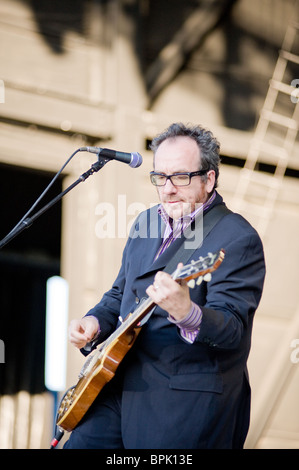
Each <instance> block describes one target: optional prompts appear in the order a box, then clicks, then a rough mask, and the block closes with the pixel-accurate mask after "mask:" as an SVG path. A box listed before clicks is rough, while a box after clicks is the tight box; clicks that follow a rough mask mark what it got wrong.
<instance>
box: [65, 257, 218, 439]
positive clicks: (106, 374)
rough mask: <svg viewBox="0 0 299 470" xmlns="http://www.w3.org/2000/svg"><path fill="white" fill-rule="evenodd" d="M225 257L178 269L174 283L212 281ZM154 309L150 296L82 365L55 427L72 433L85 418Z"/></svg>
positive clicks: (213, 258)
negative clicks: (147, 316)
mask: <svg viewBox="0 0 299 470" xmlns="http://www.w3.org/2000/svg"><path fill="white" fill-rule="evenodd" d="M224 256H225V252H224V250H223V249H221V250H220V251H218V252H217V253H209V254H208V255H207V256H206V257H205V258H203V257H200V258H199V260H198V261H192V262H191V263H190V264H188V265H185V266H183V267H182V268H181V269H176V271H175V272H174V273H173V274H172V277H173V279H174V280H176V281H179V280H182V279H184V280H186V281H188V285H189V286H190V287H193V286H194V285H193V284H195V282H194V280H195V279H197V284H199V283H200V282H202V280H205V281H206V282H208V281H209V280H210V279H211V273H212V272H213V271H215V270H216V269H218V267H219V266H220V264H221V263H222V261H223V259H224ZM154 307H155V303H154V302H153V301H152V300H151V298H150V297H148V298H146V299H145V300H143V302H141V304H140V305H139V306H138V308H137V309H136V310H135V311H134V312H133V313H130V314H129V315H128V316H127V317H126V319H125V320H124V321H123V322H122V323H121V325H120V326H119V327H118V328H117V329H116V330H115V331H114V333H112V335H110V336H109V338H107V339H106V340H105V341H104V342H103V343H101V344H100V345H99V346H98V347H97V349H96V350H95V351H94V352H93V353H91V354H90V355H89V357H88V359H87V361H86V362H85V364H84V365H83V368H82V369H81V371H80V374H79V380H78V382H77V384H76V385H75V386H73V387H71V388H70V389H68V390H67V391H66V393H65V395H64V396H63V398H62V400H61V403H60V406H59V409H58V412H57V420H56V424H57V426H58V427H60V428H62V429H64V430H66V431H72V430H73V429H74V428H75V427H76V426H77V424H78V423H79V422H80V420H81V419H82V418H83V416H84V415H85V413H86V412H87V410H88V409H89V407H90V406H91V404H92V403H93V401H94V400H95V398H96V397H97V396H98V394H99V393H100V391H101V390H102V388H103V387H104V386H105V384H106V383H108V382H109V381H110V380H111V379H112V378H113V377H114V375H115V373H116V369H117V367H118V366H119V364H120V363H121V361H122V359H123V358H124V357H125V355H126V354H127V352H128V351H129V350H130V349H131V347H132V346H133V344H134V342H135V340H136V338H137V336H138V334H139V332H140V331H141V328H140V327H139V326H138V325H139V323H140V321H141V320H142V319H143V318H145V317H146V315H148V314H149V313H150V312H151V310H152V309H153V308H154Z"/></svg>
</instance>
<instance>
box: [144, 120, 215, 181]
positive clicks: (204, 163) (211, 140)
mask: <svg viewBox="0 0 299 470" xmlns="http://www.w3.org/2000/svg"><path fill="white" fill-rule="evenodd" d="M175 137H190V138H191V139H193V140H195V142H196V143H197V145H198V147H199V150H200V155H201V168H199V170H208V171H209V170H214V171H215V186H214V189H215V188H216V187H217V183H218V177H219V164H220V155H219V152H220V144H219V142H218V141H217V139H216V138H215V137H214V135H213V134H212V132H211V131H210V130H208V129H205V128H203V127H201V126H199V125H197V126H193V125H185V124H182V123H173V124H171V125H170V126H169V127H168V128H167V129H166V130H165V131H163V132H162V133H161V134H159V135H157V136H156V137H154V139H153V140H152V142H151V145H150V149H151V150H152V151H153V152H154V155H155V153H156V151H157V149H158V147H159V145H160V144H162V142H164V141H165V140H166V139H171V138H175ZM206 177H207V176H206V175H203V176H202V178H203V179H204V180H205V179H206Z"/></svg>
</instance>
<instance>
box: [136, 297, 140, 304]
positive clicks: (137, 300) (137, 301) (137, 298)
mask: <svg viewBox="0 0 299 470" xmlns="http://www.w3.org/2000/svg"><path fill="white" fill-rule="evenodd" d="M139 302H140V299H139V297H135V304H137V305H138V304H139Z"/></svg>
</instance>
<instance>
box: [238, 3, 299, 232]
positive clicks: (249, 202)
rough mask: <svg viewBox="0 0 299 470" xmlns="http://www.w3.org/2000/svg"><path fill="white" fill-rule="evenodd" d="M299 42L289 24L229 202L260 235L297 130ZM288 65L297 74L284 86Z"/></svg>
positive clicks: (297, 27) (298, 29) (298, 31)
mask: <svg viewBox="0 0 299 470" xmlns="http://www.w3.org/2000/svg"><path fill="white" fill-rule="evenodd" d="M296 6H298V0H297V1H296V2H295V8H296ZM296 12H297V10H295V13H296ZM298 43H299V22H296V21H292V22H290V23H289V25H288V27H287V31H286V34H285V37H284V40H283V44H282V48H281V50H280V52H279V55H278V59H277V63H276V66H275V69H274V72H273V76H272V78H271V80H270V82H269V89H268V92H267V95H266V98H265V101H264V104H263V107H262V110H261V112H260V115H259V120H258V123H257V126H256V129H255V132H254V136H253V139H252V141H251V143H250V146H249V151H248V154H247V158H246V161H245V164H244V167H243V168H242V170H241V171H240V177H239V181H238V184H237V186H236V190H235V192H234V196H233V200H232V203H231V206H232V208H233V210H235V211H240V212H244V213H245V214H246V215H247V216H249V218H250V216H252V217H253V218H254V220H255V221H256V222H255V223H254V225H255V227H256V229H257V230H258V232H259V234H260V235H261V236H264V235H265V233H266V229H267V227H268V224H269V222H270V220H271V217H272V215H273V212H274V206H275V203H276V201H277V198H278V195H279V191H280V188H281V186H282V183H283V178H284V175H285V172H286V169H287V168H288V164H289V161H290V157H291V154H292V152H293V151H294V147H295V144H296V138H297V134H298V130H299V104H298V102H299V89H298V90H297V88H296V86H299V50H298V49H299V47H298ZM290 65H291V66H292V67H293V70H295V71H296V72H295V74H296V75H295V76H293V78H292V81H291V83H287V82H286V75H287V74H286V71H287V67H288V66H290ZM282 95H283V96H282ZM286 97H287V98H286ZM281 101H282V103H281ZM297 145H298V142H297ZM265 162H266V163H269V164H270V165H271V169H272V170H271V172H266V171H261V170H262V169H263V168H264V166H263V165H264V164H265Z"/></svg>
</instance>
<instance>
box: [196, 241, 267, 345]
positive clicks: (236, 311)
mask: <svg viewBox="0 0 299 470" xmlns="http://www.w3.org/2000/svg"><path fill="white" fill-rule="evenodd" d="M225 251H226V254H225V259H224V261H223V263H222V264H221V266H220V267H219V268H218V270H217V271H215V272H214V274H213V276H212V280H211V281H210V282H209V283H207V286H206V289H207V292H206V303H205V304H204V305H200V307H201V309H202V313H203V315H202V323H201V327H200V332H199V334H198V336H197V338H196V341H200V342H203V343H206V344H207V345H209V346H212V347H216V348H224V349H234V348H237V347H239V345H240V342H241V340H242V338H243V337H244V336H245V334H246V330H247V329H249V330H250V329H251V325H252V318H253V315H254V313H255V311H256V309H257V307H258V304H259V301H260V298H261V294H262V289H263V283H264V276H265V263H264V254H263V246H262V242H261V240H260V238H259V236H258V234H257V233H256V232H251V233H250V234H248V235H246V236H244V235H243V236H241V237H240V238H238V237H237V236H236V238H235V239H234V240H233V241H231V242H230V243H229V244H228V245H227V247H226V248H225Z"/></svg>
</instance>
